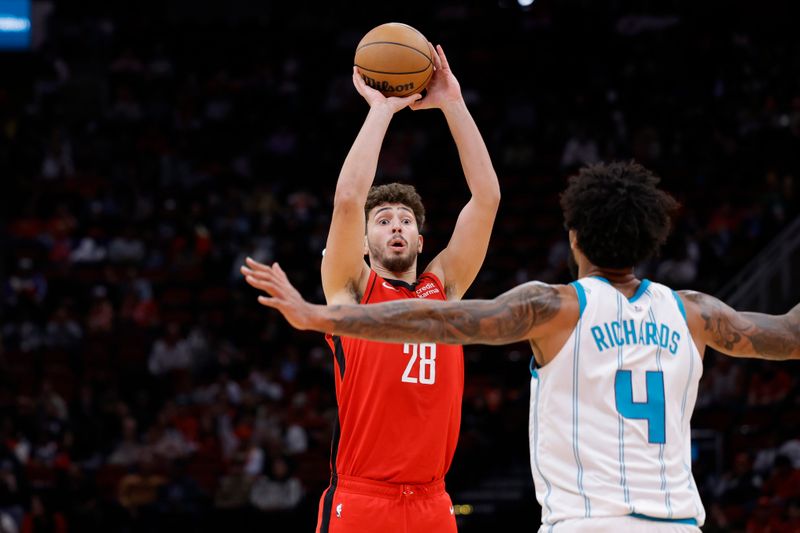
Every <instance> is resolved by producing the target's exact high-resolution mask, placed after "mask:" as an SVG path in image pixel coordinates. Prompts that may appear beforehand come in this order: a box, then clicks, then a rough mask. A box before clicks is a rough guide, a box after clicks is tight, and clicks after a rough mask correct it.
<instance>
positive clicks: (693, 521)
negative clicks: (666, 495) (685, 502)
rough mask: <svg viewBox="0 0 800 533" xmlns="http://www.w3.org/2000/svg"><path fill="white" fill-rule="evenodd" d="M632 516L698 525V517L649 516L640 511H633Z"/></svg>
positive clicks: (656, 520)
mask: <svg viewBox="0 0 800 533" xmlns="http://www.w3.org/2000/svg"><path fill="white" fill-rule="evenodd" d="M631 516H632V517H633V518H639V519H641V520H649V521H650V522H669V523H670V524H686V525H690V526H696V525H697V519H695V518H656V517H655V516H647V515H643V514H639V513H632V514H631Z"/></svg>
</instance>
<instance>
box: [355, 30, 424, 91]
mask: <svg viewBox="0 0 800 533" xmlns="http://www.w3.org/2000/svg"><path fill="white" fill-rule="evenodd" d="M433 53H434V51H433V50H432V49H431V47H430V45H428V39H426V38H425V36H424V35H422V34H421V33H420V32H418V31H417V30H415V29H414V28H412V27H411V26H409V25H408V24H401V23H399V22H389V23H388V24H381V25H380V26H378V27H376V28H373V29H372V30H370V31H369V33H367V34H366V35H365V36H364V38H363V39H361V42H360V43H358V48H356V58H355V65H356V67H358V73H359V74H360V75H361V77H362V78H363V79H364V81H365V82H366V84H367V85H369V86H370V87H372V88H374V89H377V90H379V91H380V92H381V93H383V95H384V96H408V95H410V94H414V93H418V92H420V91H421V90H422V89H424V88H425V86H426V85H428V82H429V81H431V77H432V76H433V61H432V56H431V54H433Z"/></svg>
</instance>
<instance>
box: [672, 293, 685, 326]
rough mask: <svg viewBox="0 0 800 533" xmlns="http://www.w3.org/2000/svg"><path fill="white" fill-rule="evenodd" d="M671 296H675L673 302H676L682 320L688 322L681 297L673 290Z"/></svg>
mask: <svg viewBox="0 0 800 533" xmlns="http://www.w3.org/2000/svg"><path fill="white" fill-rule="evenodd" d="M672 296H674V297H675V303H677V304H678V311H680V312H681V316H683V321H684V322H686V323H687V324H688V321H687V320H686V308H685V307H684V306H683V300H681V297H680V296H678V293H677V292H675V291H672Z"/></svg>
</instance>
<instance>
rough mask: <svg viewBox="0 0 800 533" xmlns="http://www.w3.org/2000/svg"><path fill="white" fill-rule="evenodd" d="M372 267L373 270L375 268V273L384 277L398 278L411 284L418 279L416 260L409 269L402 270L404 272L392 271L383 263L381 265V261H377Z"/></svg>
mask: <svg viewBox="0 0 800 533" xmlns="http://www.w3.org/2000/svg"><path fill="white" fill-rule="evenodd" d="M371 267H372V270H374V271H375V273H376V274H377V275H379V276H380V277H382V278H383V279H396V280H400V281H404V282H406V283H408V284H409V285H411V284H413V283H414V282H415V281H417V263H416V262H414V264H413V265H412V266H411V267H410V268H409V269H408V270H405V271H402V272H392V271H391V270H389V269H388V268H385V267H384V266H383V265H381V264H380V263H377V262H375V263H373V264H372V265H371Z"/></svg>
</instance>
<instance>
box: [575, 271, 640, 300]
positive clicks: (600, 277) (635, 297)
mask: <svg viewBox="0 0 800 533" xmlns="http://www.w3.org/2000/svg"><path fill="white" fill-rule="evenodd" d="M590 277H592V278H594V279H599V280H600V281H602V282H603V283H608V284H609V285H611V282H610V281H608V280H607V279H606V278H604V277H603V276H590ZM650 283H651V282H650V280H649V279H643V280H642V282H641V283H640V284H639V288H638V289H636V293H634V295H633V296H631V297H630V298H628V302H630V303H633V302H635V301H636V300H638V299H639V298H640V297H641V296H642V294H644V293H645V291H647V289H648V288H649V287H650ZM612 286H613V285H612Z"/></svg>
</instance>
